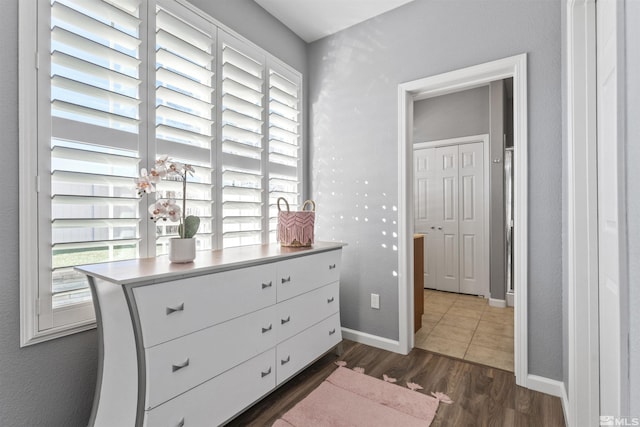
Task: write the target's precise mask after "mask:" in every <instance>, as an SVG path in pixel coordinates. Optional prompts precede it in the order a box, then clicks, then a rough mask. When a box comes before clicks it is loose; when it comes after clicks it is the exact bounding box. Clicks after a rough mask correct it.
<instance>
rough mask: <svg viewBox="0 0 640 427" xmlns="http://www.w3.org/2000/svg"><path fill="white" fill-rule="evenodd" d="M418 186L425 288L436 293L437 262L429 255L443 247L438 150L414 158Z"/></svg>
mask: <svg viewBox="0 0 640 427" xmlns="http://www.w3.org/2000/svg"><path fill="white" fill-rule="evenodd" d="M413 166H414V180H415V185H414V187H413V189H414V195H413V200H414V203H415V213H414V221H415V226H414V228H415V230H416V231H418V232H419V233H421V234H424V253H425V259H424V286H425V287H426V288H430V289H436V288H437V285H436V281H437V277H436V271H437V265H438V260H437V259H436V257H435V256H427V255H426V254H427V253H436V251H437V247H438V245H440V246H441V243H440V240H441V239H440V238H439V237H440V233H436V232H435V230H436V220H435V216H436V209H435V206H436V204H437V201H436V199H437V191H436V188H437V184H438V183H439V181H440V178H439V177H440V173H439V172H438V171H437V170H436V149H435V148H429V149H424V150H416V151H415V152H414V156H413Z"/></svg>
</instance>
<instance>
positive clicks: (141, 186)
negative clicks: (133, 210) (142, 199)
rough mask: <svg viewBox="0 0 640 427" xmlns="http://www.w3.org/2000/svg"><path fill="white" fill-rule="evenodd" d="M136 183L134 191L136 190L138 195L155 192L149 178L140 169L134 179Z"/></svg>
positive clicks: (144, 171) (145, 172)
mask: <svg viewBox="0 0 640 427" xmlns="http://www.w3.org/2000/svg"><path fill="white" fill-rule="evenodd" d="M134 181H135V183H136V189H137V190H138V194H139V195H142V194H145V193H146V194H149V193H153V192H154V191H156V187H155V185H154V182H153V181H152V179H151V177H150V176H149V175H148V174H147V170H146V169H144V168H142V169H141V170H140V176H139V177H138V178H135V179H134Z"/></svg>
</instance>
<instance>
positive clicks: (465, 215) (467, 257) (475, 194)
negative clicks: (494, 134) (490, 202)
mask: <svg viewBox="0 0 640 427" xmlns="http://www.w3.org/2000/svg"><path fill="white" fill-rule="evenodd" d="M459 147H460V149H459V156H460V163H459V165H460V171H459V179H460V182H459V198H458V200H459V212H460V215H459V217H460V218H459V221H458V224H459V226H458V227H459V229H458V231H459V233H460V292H461V293H464V294H474V295H479V294H482V293H484V289H483V285H484V280H485V271H484V268H485V265H484V262H483V258H484V250H485V244H484V221H485V218H484V214H485V212H484V146H483V144H482V143H481V142H479V143H474V144H464V145H460V146H459Z"/></svg>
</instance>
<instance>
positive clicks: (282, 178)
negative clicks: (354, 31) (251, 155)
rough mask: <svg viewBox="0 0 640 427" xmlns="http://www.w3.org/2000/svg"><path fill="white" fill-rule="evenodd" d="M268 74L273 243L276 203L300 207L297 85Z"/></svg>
mask: <svg viewBox="0 0 640 427" xmlns="http://www.w3.org/2000/svg"><path fill="white" fill-rule="evenodd" d="M283 74H284V73H279V72H277V71H275V70H273V69H271V70H270V71H269V163H268V168H269V241H270V242H275V241H276V227H277V221H278V208H277V200H278V198H279V197H284V198H285V199H286V200H287V201H288V202H289V206H290V208H291V209H292V210H298V209H299V207H300V202H301V201H300V164H299V161H300V157H301V156H300V82H299V77H294V76H291V78H287V77H285V76H284V75H283Z"/></svg>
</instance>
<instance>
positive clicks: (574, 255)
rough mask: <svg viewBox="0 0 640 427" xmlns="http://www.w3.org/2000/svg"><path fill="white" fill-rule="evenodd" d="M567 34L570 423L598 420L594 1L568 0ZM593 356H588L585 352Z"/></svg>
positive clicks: (566, 394)
mask: <svg viewBox="0 0 640 427" xmlns="http://www.w3.org/2000/svg"><path fill="white" fill-rule="evenodd" d="M566 37H567V94H566V95H567V96H566V100H567V101H566V108H567V160H566V167H567V309H568V313H567V322H568V324H567V335H568V355H567V356H568V357H567V359H568V371H569V372H568V373H567V384H566V385H565V387H566V388H568V390H567V389H566V388H565V390H564V396H563V400H564V402H563V403H564V405H563V407H564V408H565V420H566V422H567V425H596V424H599V414H600V379H599V375H600V371H599V359H600V356H599V352H600V350H599V336H598V335H599V332H598V331H599V325H598V309H599V308H598V197H597V196H598V195H597V188H598V170H597V126H596V117H597V116H596V105H597V99H596V2H595V0H569V1H568V2H567V14H566ZM586 355H589V357H585V356H586Z"/></svg>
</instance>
